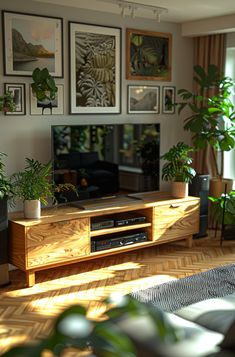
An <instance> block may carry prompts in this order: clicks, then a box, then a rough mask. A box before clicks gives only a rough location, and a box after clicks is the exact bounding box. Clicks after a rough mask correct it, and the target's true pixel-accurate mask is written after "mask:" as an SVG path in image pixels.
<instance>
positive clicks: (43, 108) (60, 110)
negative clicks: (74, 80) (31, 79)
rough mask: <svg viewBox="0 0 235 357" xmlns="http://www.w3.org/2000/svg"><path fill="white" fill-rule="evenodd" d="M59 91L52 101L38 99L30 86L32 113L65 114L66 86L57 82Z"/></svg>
mask: <svg viewBox="0 0 235 357" xmlns="http://www.w3.org/2000/svg"><path fill="white" fill-rule="evenodd" d="M57 88H58V92H57V93H56V96H55V99H54V100H52V101H48V100H45V101H38V100H37V98H36V96H35V95H34V94H33V91H32V88H31V86H30V114H31V115H51V114H52V115H55V114H56V115H60V114H64V86H63V85H62V84H57Z"/></svg>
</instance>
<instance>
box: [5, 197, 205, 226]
mask: <svg viewBox="0 0 235 357" xmlns="http://www.w3.org/2000/svg"><path fill="white" fill-rule="evenodd" d="M131 196H132V197H134V198H132V197H129V196H117V197H115V198H105V199H102V198H99V199H93V200H90V201H86V202H85V201H78V202H77V204H78V206H79V205H81V206H82V207H83V208H79V207H74V206H73V204H72V203H68V204H67V205H58V206H54V207H49V208H43V209H42V215H41V218H40V219H35V220H32V219H25V218H24V216H23V212H11V213H9V220H10V221H12V222H15V223H18V224H20V225H23V226H25V227H30V226H33V225H37V224H47V223H52V222H59V221H63V220H70V219H76V218H83V217H96V216H101V215H104V214H112V213H118V212H125V211H129V210H130V211H132V210H138V209H141V208H147V207H155V206H160V205H164V204H169V205H172V204H180V203H181V202H190V201H194V202H195V200H199V198H198V197H192V196H188V197H186V198H173V197H172V196H171V195H170V194H169V193H167V192H156V191H152V192H145V193H137V194H132V195H131Z"/></svg>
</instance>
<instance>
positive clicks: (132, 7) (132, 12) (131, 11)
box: [102, 0, 168, 22]
mask: <svg viewBox="0 0 235 357" xmlns="http://www.w3.org/2000/svg"><path fill="white" fill-rule="evenodd" d="M102 1H104V2H109V3H110V2H112V3H114V4H117V5H118V6H119V8H120V9H121V16H122V17H124V16H126V15H128V16H131V17H132V18H134V17H135V16H136V15H137V12H138V10H140V9H143V10H149V11H151V12H152V13H153V15H154V17H155V18H156V20H157V22H160V20H161V15H162V14H164V13H167V12H168V10H167V9H166V8H164V7H159V6H154V5H146V4H140V3H137V2H134V1H125V0H102Z"/></svg>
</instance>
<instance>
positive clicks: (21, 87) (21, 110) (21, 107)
mask: <svg viewBox="0 0 235 357" xmlns="http://www.w3.org/2000/svg"><path fill="white" fill-rule="evenodd" d="M4 91H5V92H11V93H12V96H13V100H14V103H15V106H16V110H15V111H14V112H5V115H25V114H26V98H25V83H4Z"/></svg>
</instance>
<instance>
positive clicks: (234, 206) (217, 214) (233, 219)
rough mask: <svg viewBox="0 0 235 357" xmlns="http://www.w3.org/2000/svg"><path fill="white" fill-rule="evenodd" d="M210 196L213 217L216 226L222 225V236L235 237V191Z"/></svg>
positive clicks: (226, 237) (224, 237)
mask: <svg viewBox="0 0 235 357" xmlns="http://www.w3.org/2000/svg"><path fill="white" fill-rule="evenodd" d="M208 198H209V200H210V201H211V202H212V205H211V216H212V219H213V220H214V222H215V223H216V227H218V225H219V226H221V238H223V239H235V191H230V192H229V193H226V192H225V193H223V194H222V195H221V196H220V197H211V196H209V197H208ZM221 242H222V240H221Z"/></svg>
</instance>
